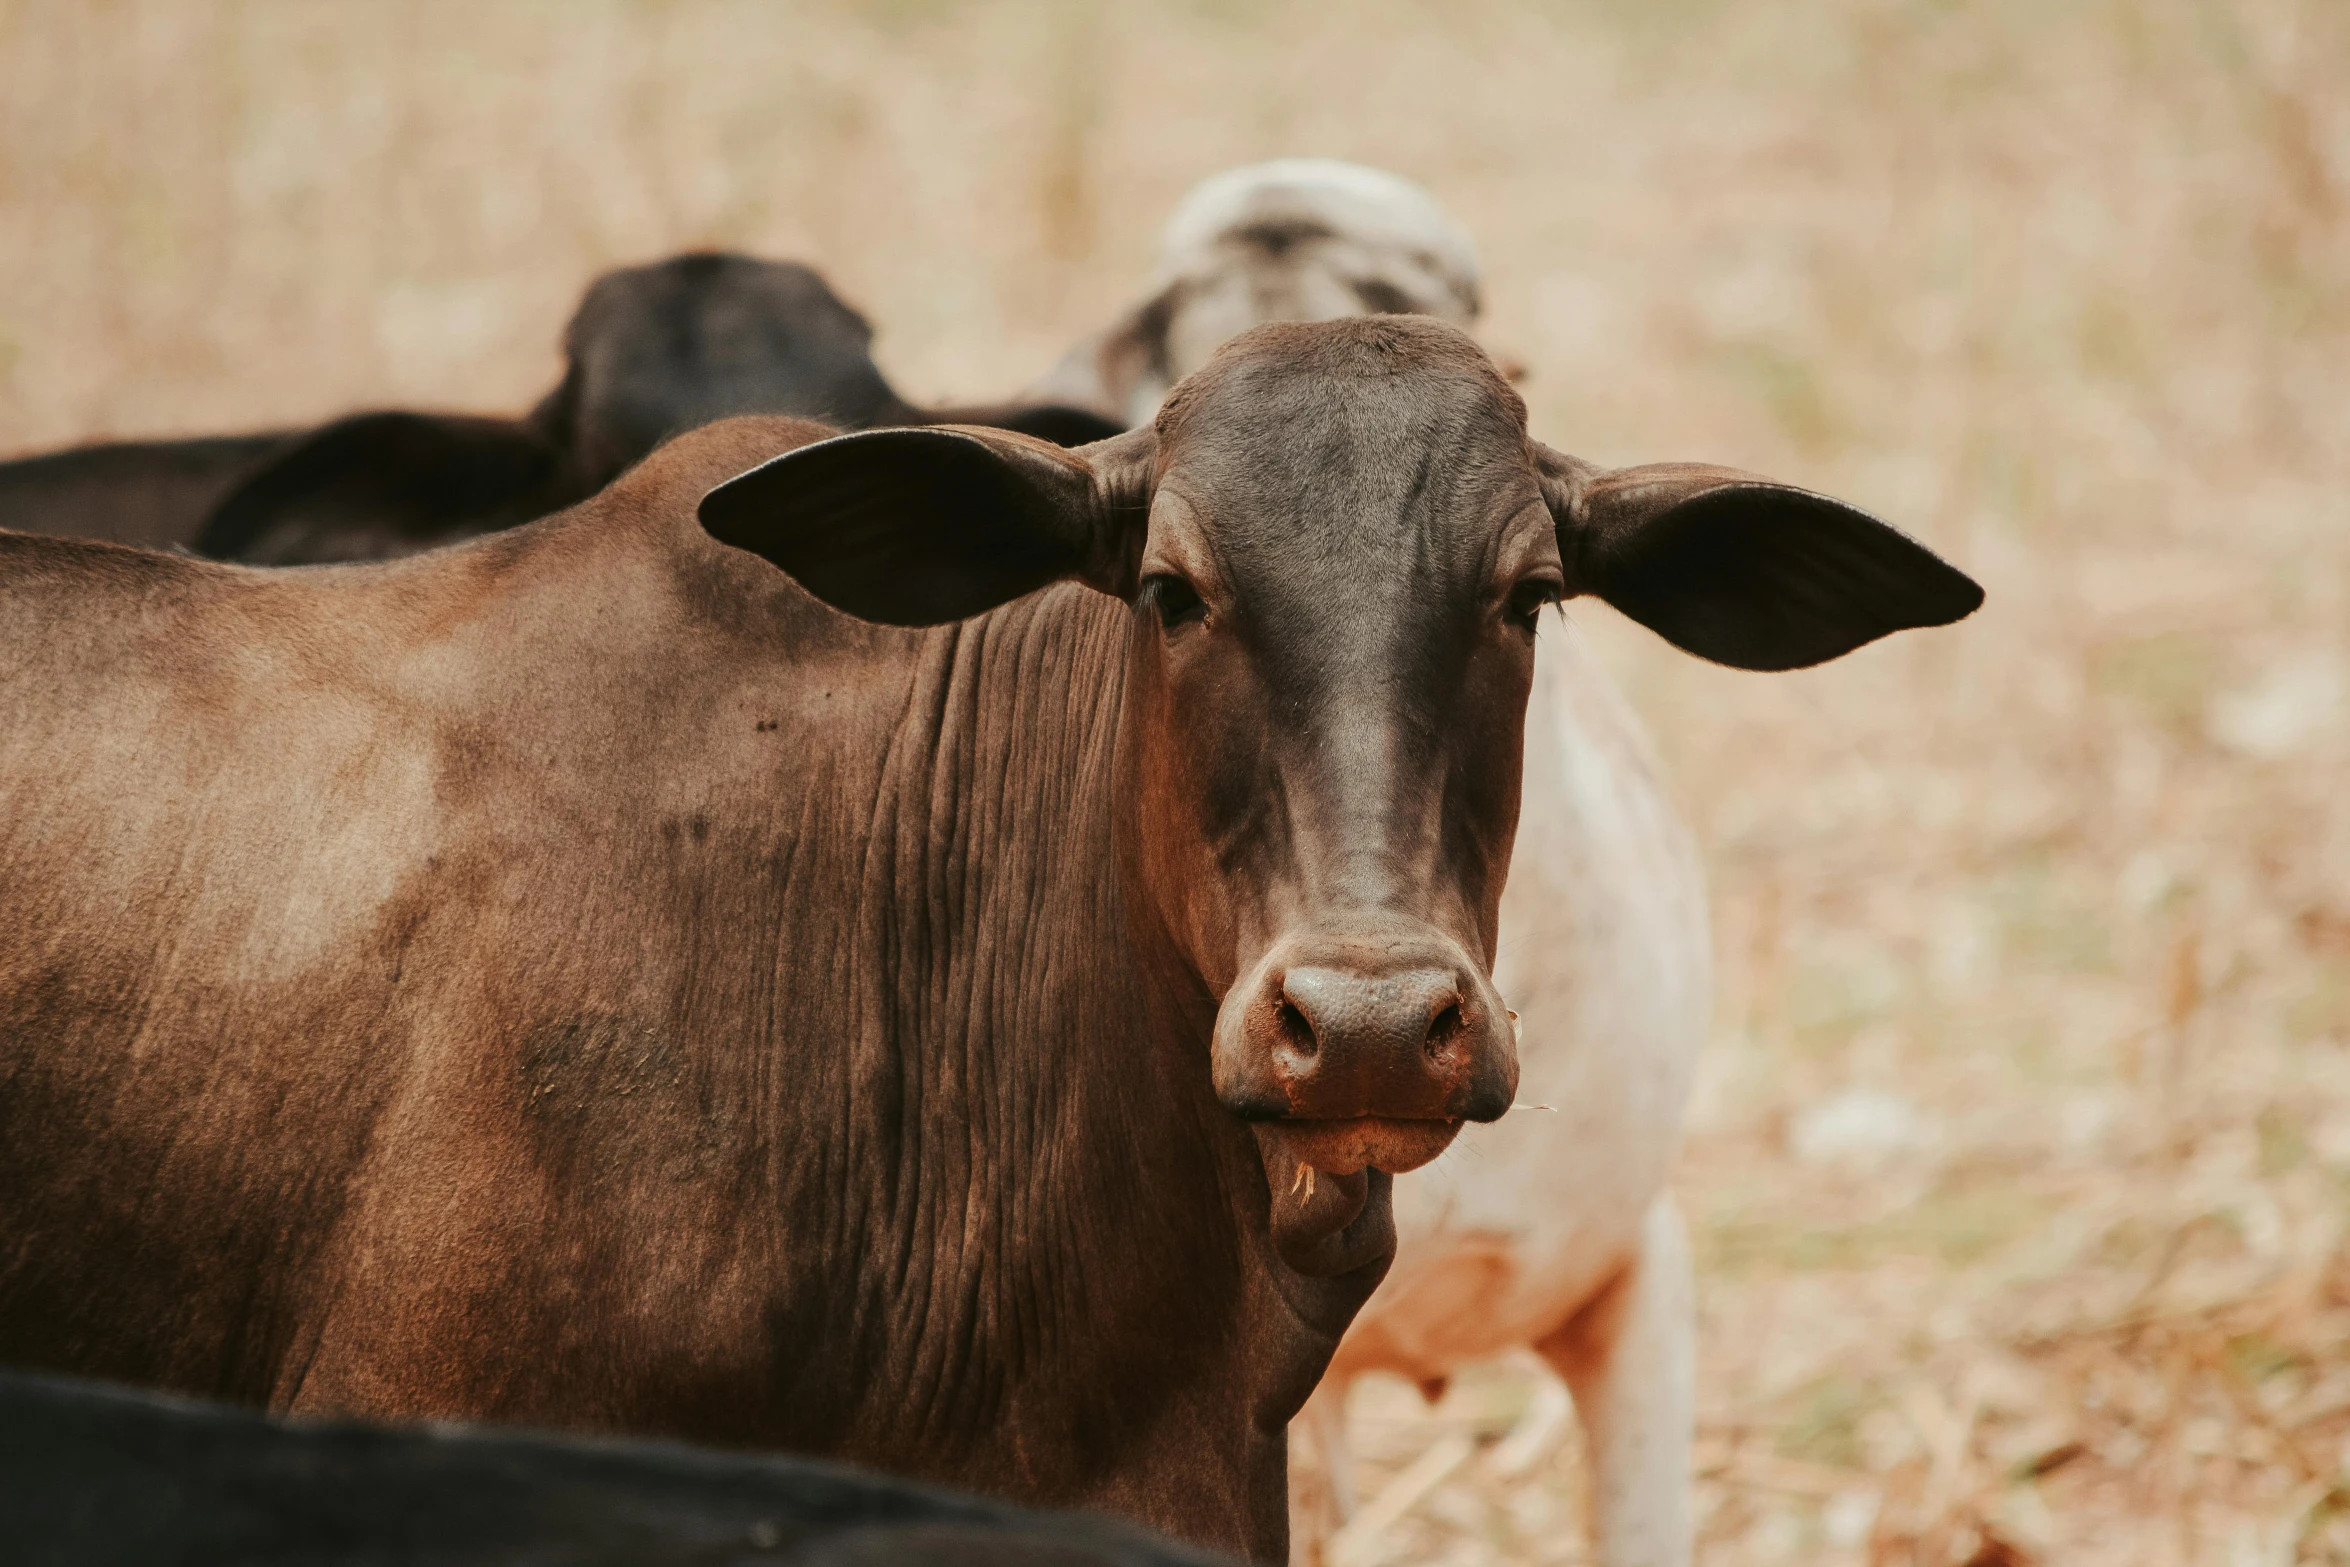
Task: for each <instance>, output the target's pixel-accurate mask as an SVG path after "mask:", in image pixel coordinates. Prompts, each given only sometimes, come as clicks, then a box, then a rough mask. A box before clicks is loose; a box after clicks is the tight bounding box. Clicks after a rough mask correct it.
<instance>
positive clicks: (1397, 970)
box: [701, 316, 1981, 1184]
mask: <svg viewBox="0 0 2350 1567" xmlns="http://www.w3.org/2000/svg"><path fill="white" fill-rule="evenodd" d="M701 515H702V520H703V523H704V525H705V526H706V527H707V528H708V529H709V530H710V532H711V533H713V534H714V535H715V536H716V537H718V538H720V539H722V540H725V541H726V542H729V543H733V544H738V545H741V546H743V547H746V548H750V549H754V550H756V551H757V552H758V553H760V554H762V555H764V556H766V557H767V558H768V559H769V560H771V561H774V562H775V563H776V564H778V565H780V566H782V567H783V568H784V569H785V570H787V571H789V572H790V573H791V574H792V575H793V576H794V577H796V578H797V579H798V580H799V581H800V582H801V583H802V585H804V586H805V587H807V588H808V589H809V590H810V591H811V592H813V593H814V594H815V595H816V596H817V597H819V598H821V599H824V600H825V601H827V602H829V603H831V604H833V605H835V606H836V607H838V608H841V609H844V610H846V611H848V612H849V613H851V614H854V615H859V616H862V617H864V618H866V619H869V620H877V621H883V622H888V623H893V624H900V625H918V624H932V623H937V622H940V621H944V620H949V619H954V618H958V617H961V616H966V615H971V614H975V613H978V612H980V611H982V610H985V609H987V608H990V607H991V606H994V605H997V604H1000V603H1003V602H1004V601H1006V600H1007V599H1010V598H1012V597H1014V596H1016V595H1018V594H1022V593H1026V592H1028V591H1030V590H1032V589H1034V588H1037V587H1040V586H1043V585H1044V584H1045V583H1048V582H1051V581H1054V580H1056V579H1061V578H1075V579H1077V580H1080V581H1083V582H1085V583H1087V584H1089V585H1091V586H1093V587H1095V588H1097V589H1099V590H1101V591H1102V592H1105V593H1109V594H1113V595H1115V596H1117V597H1118V598H1120V599H1123V600H1125V601H1126V602H1127V604H1128V606H1129V611H1128V613H1129V615H1130V617H1131V620H1130V628H1129V636H1130V653H1131V656H1130V657H1129V658H1128V659H1127V660H1126V674H1125V679H1126V682H1127V687H1126V691H1125V700H1124V704H1123V706H1122V709H1121V720H1120V722H1121V733H1120V763H1121V769H1122V772H1121V776H1122V780H1123V782H1124V785H1125V788H1124V793H1123V796H1122V806H1123V809H1124V811H1125V815H1124V817H1123V820H1122V822H1121V828H1120V831H1121V840H1122V841H1121V843H1120V846H1119V848H1120V856H1121V864H1122V866H1123V868H1124V870H1125V873H1126V875H1127V878H1128V882H1129V886H1128V896H1129V900H1130V904H1131V905H1132V907H1133V909H1134V913H1135V916H1136V918H1137V920H1138V922H1139V924H1140V925H1141V926H1142V927H1143V928H1144V929H1145V930H1146V931H1147V932H1149V933H1151V934H1152V935H1153V936H1154V937H1155V938H1156V944H1157V945H1158V946H1160V947H1163V948H1164V949H1165V950H1167V951H1168V952H1170V953H1172V954H1173V955H1174V958H1175V961H1177V962H1178V963H1180V964H1181V965H1182V966H1183V967H1184V968H1186V969H1188V970H1189V972H1190V973H1191V974H1192V975H1194V976H1196V978H1197V979H1198V980H1199V981H1200V982H1201V983H1202V984H1204V986H1205V987H1206V988H1207V989H1208V990H1209V991H1210V992H1211V993H1212V994H1213V995H1215V996H1216V997H1217V998H1219V1005H1218V1010H1217V1013H1216V1018H1215V1023H1214V1028H1213V1033H1212V1039H1211V1044H1210V1052H1209V1055H1210V1066H1211V1071H1212V1074H1213V1078H1214V1084H1215V1089H1216V1092H1217V1094H1218V1096H1219V1098H1220V1099H1221V1100H1222V1101H1223V1103H1224V1105H1225V1106H1226V1107H1227V1108H1228V1109H1230V1110H1231V1111H1232V1112H1233V1113H1234V1114H1235V1115H1237V1116H1239V1117H1241V1118H1243V1119H1245V1120H1248V1121H1250V1122H1253V1123H1256V1124H1257V1125H1258V1126H1259V1141H1260V1144H1261V1145H1262V1146H1263V1148H1264V1150H1265V1153H1266V1158H1267V1164H1268V1168H1269V1169H1271V1170H1274V1171H1276V1172H1278V1171H1281V1170H1283V1169H1292V1170H1296V1171H1298V1178H1299V1180H1300V1182H1301V1183H1309V1184H1310V1183H1311V1182H1312V1181H1313V1179H1314V1178H1315V1174H1324V1173H1326V1174H1328V1175H1330V1176H1332V1177H1337V1178H1339V1179H1341V1180H1344V1179H1347V1178H1350V1177H1355V1176H1357V1175H1359V1173H1360V1172H1362V1171H1363V1170H1365V1169H1378V1170H1387V1171H1396V1170H1405V1169H1410V1168H1412V1167H1413V1166H1415V1165H1418V1164H1421V1163H1423V1162H1425V1161H1426V1160H1428V1159H1430V1158H1432V1157H1434V1156H1435V1155H1436V1154H1437V1153H1438V1152H1439V1151H1441V1150H1442V1149H1443V1148H1444V1147H1445V1145H1446V1144H1447V1143H1448V1142H1449V1141H1450V1140H1451V1138H1452V1137H1453V1135H1454V1134H1455V1132H1457V1131H1458V1129H1459V1127H1460V1124H1461V1123H1462V1122H1463V1121H1464V1120H1491V1119H1493V1118H1494V1117H1496V1116H1498V1115H1500V1114H1501V1113H1502V1112H1503V1111H1504V1110H1506V1109H1507V1108H1508V1107H1509V1103H1510V1097H1511V1093H1512V1091H1513V1088H1514V1086H1515V1082H1516V1076H1517V1071H1516V1061H1515V1054H1514V1050H1513V1047H1512V1038H1511V1032H1510V1024H1509V1017H1508V1014H1507V1013H1506V1012H1505V1011H1504V1010H1503V1008H1502V1005H1501V1002H1500V999H1499V997H1498V996H1497V995H1496V994H1495V992H1494V990H1493V987H1492V984H1491V983H1490V981H1489V980H1488V978H1487V974H1488V972H1489V970H1490V968H1491V965H1492V960H1493V942H1494V928H1495V921H1496V909H1497V905H1498V903H1499V900H1500V896H1501V881H1502V876H1503V874H1504V871H1505V868H1506V866H1507V864H1508V861H1509V852H1510V841H1511V837H1512V834H1513V832H1514V830H1515V826H1516V819H1517V806H1518V778H1519V771H1520V767H1519V762H1520V756H1519V749H1520V744H1521V733H1522V728H1523V721H1524V710H1525V700H1526V692H1527V687H1528V683H1529V681H1530V678H1531V673H1532V666H1533V655H1534V636H1535V628H1536V622H1537V618H1538V614H1539V612H1540V610H1541V608H1542V606H1543V605H1545V604H1547V603H1550V602H1552V601H1553V600H1557V599H1560V598H1563V597H1566V596H1569V595H1571V594H1574V593H1579V592H1583V593H1593V594H1596V595H1598V596H1600V597H1604V598H1606V599H1608V600H1609V601H1610V602H1612V603H1614V604H1616V605H1617V606H1618V607H1619V608H1622V609H1623V610H1625V611H1626V612H1627V613H1628V614H1631V615H1632V616H1634V617H1635V618H1637V619H1640V620H1642V621H1643V622H1645V623H1646V624H1648V625H1650V626H1651V627H1653V628H1655V629H1657V630H1658V631H1660V632H1662V633H1663V634H1664V635H1666V636H1667V637H1669V638H1671V639H1672V640H1674V641H1676V642H1678V643H1679V644H1680V645H1682V646H1684V647H1687V648H1689V649H1691V650H1692V651H1695V652H1698V653H1700V654H1703V655H1704V656H1706V657H1709V658H1714V659H1718V660H1721V661H1723V662H1727V663H1731V664H1736V665H1740V666H1742V667H1747V668H1787V667H1793V666H1795V665H1799V664H1808V663H1816V662H1819V661H1820V660H1822V659H1826V658H1832V657H1835V656H1836V655H1838V654H1840V653H1843V652H1846V651H1848V650H1850V649H1851V648H1853V647H1857V646H1859V645H1860V644H1861V643H1863V642H1866V641H1869V640H1871V639H1872V638H1875V637H1878V636H1882V635H1884V634H1885V633H1887V632H1889V631H1893V630H1897V629H1900V628H1902V627H1906V626H1919V625H1930V624H1940V623H1943V622H1946V621H1950V620H1954V619H1956V618H1958V617H1959V616H1961V615H1964V614H1966V613H1968V612H1969V611H1971V610H1972V609H1973V608H1974V607H1975V605H1976V603H1977V602H1979V600H1980V596H1981V595H1980V591H1979V590H1978V589H1977V588H1976V587H1975V586H1974V584H1973V583H1972V582H1970V581H1968V580H1967V578H1965V577H1964V576H1963V575H1961V574H1960V573H1958V572H1957V571H1955V570H1954V569H1952V568H1951V567H1949V566H1947V565H1945V564H1944V563H1943V562H1941V561H1940V560H1938V559H1936V558H1935V557H1934V556H1933V555H1931V554H1930V553H1928V552H1927V551H1926V550H1924V549H1923V548H1921V547H1920V546H1918V545H1916V544H1915V543H1912V542H1911V541H1910V540H1908V539H1907V538H1904V537H1903V536H1902V535H1900V534H1898V533H1896V532H1894V531H1893V530H1892V529H1890V528H1887V527H1886V526H1884V525H1883V524H1882V523H1878V522H1876V521H1874V520H1872V519H1870V518H1868V517H1865V516H1863V515H1862V514H1861V513H1859V512H1856V511H1853V510H1852V509H1850V508H1848V507H1845V506H1842V505H1840V504H1838V503H1836V502H1833V501H1829V500H1825V499H1823V498H1821V497H1817V496H1813V495H1809V494H1806V493H1804V492H1802V491H1798V490H1792V489H1789V488H1787V487H1785V486H1781V485H1776V484H1772V483H1770V482H1769V481H1765V480H1758V479H1754V478H1752V477H1750V476H1747V475H1743V474H1736V473H1731V472H1729V471H1727V470H1722V469H1713V468H1697V467H1688V466H1663V467H1654V468H1637V469H1628V470H1621V471H1618V472H1613V473H1609V472H1603V471H1602V470H1599V469H1597V468H1594V467H1592V466H1591V465H1589V464H1586V463H1582V462H1579V461H1577V460H1575V459H1572V458H1569V457H1565V456H1563V455H1561V454H1558V453H1555V452H1552V451H1550V450H1549V449H1548V448H1546V447H1543V446H1541V445H1539V444H1538V443H1535V442H1532V441H1530V440H1529V439H1528V438H1527V436H1526V432H1525V412H1524V407H1523V405H1522V404H1521V403H1520V402H1519V400H1518V398H1517V396H1516V394H1514V393H1513V392H1512V391H1511V390H1510V388H1509V387H1508V385H1507V384H1506V383H1505V382H1504V381H1503V380H1502V378H1501V377H1500V375H1499V374H1497V373H1496V372H1495V370H1494V369H1493V367H1492V365H1491V364H1490V363H1489V362H1488V361H1487V360H1486V359H1485V357H1484V355H1483V354H1482V353H1481V352H1480V351H1479V350H1478V349H1477V347H1476V345H1475V344H1474V343H1473V342H1472V341H1471V340H1470V339H1469V338H1468V337H1466V336H1465V335H1464V334H1462V333H1461V332H1459V331H1458V330H1456V329H1454V328H1452V327H1449V326H1446V325H1443V324H1441V323H1437V322H1433V321H1429V320H1425V319H1420V318H1413V317H1401V316H1387V317H1358V318H1352V319H1346V320H1337V321H1329V322H1321V323H1315V324H1311V325H1275V326H1265V327H1259V328H1256V329H1255V330H1253V331H1250V332H1247V333H1245V334H1243V335H1242V336H1240V337H1238V338H1236V339H1234V340H1233V342H1232V343H1230V344H1229V345H1227V346H1226V347H1225V348H1224V349H1223V350H1221V351H1220V352H1219V353H1218V354H1217V356H1216V357H1215V359H1214V360H1213V361H1212V362H1211V363H1210V364H1209V366H1208V367H1207V368H1206V369H1204V370H1203V371H1201V372H1200V373H1199V374H1198V375H1196V376H1194V377H1192V378H1190V379H1189V380H1187V381H1185V382H1184V383H1183V384H1182V385H1181V386H1179V387H1178V388H1177V389H1176V391H1175V393H1174V395H1173V396H1172V397H1171V398H1170V399H1169V400H1168V403H1167V406H1166V407H1165V408H1163V409H1162V410H1161V412H1160V414H1159V417H1158V419H1157V422H1156V424H1155V426H1154V427H1153V428H1151V429H1148V430H1143V431H1137V432H1134V433H1133V434H1130V435H1126V436H1121V437H1119V438H1117V439H1115V440H1111V441H1106V442H1102V443H1100V444H1098V445H1095V446H1091V447H1086V448H1082V449H1080V450H1079V451H1077V452H1074V453H1066V452H1061V451H1057V450H1054V449H1052V448H1049V447H1046V446H1043V445H1041V444H1040V443H1035V442H1028V441H1022V440H1020V439H1018V438H1017V437H1011V436H1005V435H1001V434H996V433H991V432H985V431H976V430H970V431H953V432H950V431H893V432H877V433H873V434H868V435H856V436H845V437H842V438H840V439H837V440H833V441H827V442H823V443H821V444H819V445H815V446H811V447H806V448H803V449H801V450H799V451H796V452H792V453H790V454H787V455H785V456H783V457H780V458H777V459H776V460H775V461H773V462H771V463H768V464H766V465H765V466H763V467H761V468H758V469H756V470H753V471H752V472H751V473H749V474H746V475H743V476H742V477H740V478H737V479H735V480H733V481H731V482H729V483H728V484H726V485H723V486H721V487H719V488H718V489H717V490H714V491H712V492H711V494H710V495H709V496H708V497H706V498H705V500H704V501H703V503H702V509H701ZM1309 1172H1312V1173H1309Z"/></svg>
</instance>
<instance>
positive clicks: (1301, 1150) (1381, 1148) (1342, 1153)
mask: <svg viewBox="0 0 2350 1567" xmlns="http://www.w3.org/2000/svg"><path fill="white" fill-rule="evenodd" d="M1460 1129H1461V1123H1460V1122H1459V1121H1457V1120H1454V1121H1436V1120H1430V1121H1407V1120H1402V1119H1398V1118H1396V1117H1393V1116H1384V1115H1364V1116H1354V1117H1350V1118H1349V1119H1346V1120H1343V1121H1308V1120H1281V1121H1275V1122H1272V1123H1271V1124H1270V1125H1268V1126H1267V1127H1266V1128H1265V1130H1266V1131H1267V1132H1270V1133H1272V1134H1273V1135H1274V1136H1275V1137H1277V1138H1278V1139H1279V1140H1280V1141H1281V1143H1282V1144H1284V1145H1285V1146H1286V1148H1287V1150H1288V1152H1290V1153H1291V1154H1293V1155H1294V1156H1295V1157H1296V1160H1297V1163H1298V1164H1299V1166H1300V1167H1303V1168H1309V1169H1313V1170H1315V1171H1318V1172H1320V1173H1321V1174H1323V1175H1352V1174H1354V1173H1355V1172H1356V1171H1358V1170H1385V1171H1386V1172H1387V1173H1388V1174H1390V1175H1401V1174H1403V1173H1404V1172H1405V1171H1406V1170H1417V1169H1418V1168H1419V1167H1420V1166H1421V1165H1423V1164H1426V1163H1427V1162H1428V1161H1429V1160H1431V1159H1433V1158H1435V1157H1436V1156H1437V1155H1438V1154H1440V1153H1442V1152H1444V1150H1445V1149H1447V1148H1449V1147H1451V1146H1452V1140H1453V1138H1454V1137H1455V1136H1456V1135H1457V1134H1458V1133H1459V1132H1460Z"/></svg>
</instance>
